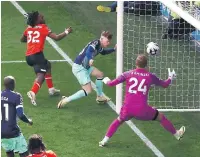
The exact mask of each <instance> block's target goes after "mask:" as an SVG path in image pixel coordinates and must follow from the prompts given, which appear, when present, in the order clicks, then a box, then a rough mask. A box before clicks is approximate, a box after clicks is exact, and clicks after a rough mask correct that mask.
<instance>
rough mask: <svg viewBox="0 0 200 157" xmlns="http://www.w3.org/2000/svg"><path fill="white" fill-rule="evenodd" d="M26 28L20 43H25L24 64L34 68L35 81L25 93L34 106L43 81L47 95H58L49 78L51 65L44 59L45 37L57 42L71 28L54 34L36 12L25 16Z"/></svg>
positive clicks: (41, 16) (70, 30) (42, 17)
mask: <svg viewBox="0 0 200 157" xmlns="http://www.w3.org/2000/svg"><path fill="white" fill-rule="evenodd" d="M27 25H28V27H27V28H26V30H25V31H24V34H23V36H22V37H21V42H26V43H27V51H26V62H27V64H28V65H29V66H31V67H33V68H34V71H35V73H36V76H37V77H36V79H35V81H34V84H33V86H32V88H31V90H30V91H29V92H28V93H27V95H28V97H29V98H30V100H31V103H32V104H33V105H35V106H36V105H37V104H36V96H35V95H36V94H37V93H38V91H39V89H40V87H41V85H42V84H43V82H44V80H46V83H47V86H48V88H49V95H52V96H53V95H58V94H60V90H57V89H55V88H54V86H53V82H52V76H51V63H50V62H49V61H48V60H47V59H46V58H45V57H44V54H43V49H44V44H45V40H46V37H50V38H52V39H54V40H56V41H59V40H61V39H63V38H64V37H66V36H67V35H68V34H69V33H70V32H72V29H71V27H69V28H67V29H65V31H64V32H63V33H60V34H58V35H57V34H55V33H53V32H52V31H51V30H50V29H49V28H48V26H47V25H46V24H45V20H44V16H43V15H42V14H40V13H39V12H38V11H34V12H31V13H28V14H27Z"/></svg>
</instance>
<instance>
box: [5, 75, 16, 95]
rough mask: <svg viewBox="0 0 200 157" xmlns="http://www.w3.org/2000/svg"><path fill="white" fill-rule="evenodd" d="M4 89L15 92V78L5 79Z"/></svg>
mask: <svg viewBox="0 0 200 157" xmlns="http://www.w3.org/2000/svg"><path fill="white" fill-rule="evenodd" d="M4 87H5V89H9V90H12V91H13V90H14V89H15V78H14V77H13V76H6V77H5V78H4Z"/></svg>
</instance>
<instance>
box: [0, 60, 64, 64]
mask: <svg viewBox="0 0 200 157" xmlns="http://www.w3.org/2000/svg"><path fill="white" fill-rule="evenodd" d="M49 61H50V62H52V63H53V62H67V61H66V60H49ZM1 63H2V64H12V63H26V61H20V60H16V61H1Z"/></svg>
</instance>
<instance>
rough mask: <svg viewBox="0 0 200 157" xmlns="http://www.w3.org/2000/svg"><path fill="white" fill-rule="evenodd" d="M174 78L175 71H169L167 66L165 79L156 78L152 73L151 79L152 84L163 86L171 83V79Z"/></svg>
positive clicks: (165, 86)
mask: <svg viewBox="0 0 200 157" xmlns="http://www.w3.org/2000/svg"><path fill="white" fill-rule="evenodd" d="M175 78H176V73H175V71H174V70H173V71H171V70H170V68H168V79H167V80H162V79H160V78H158V77H157V76H156V75H154V74H152V80H153V84H155V85H156V86H161V87H163V88H167V87H169V85H170V84H171V83H172V80H173V79H175Z"/></svg>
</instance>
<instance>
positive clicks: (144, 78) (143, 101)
mask: <svg viewBox="0 0 200 157" xmlns="http://www.w3.org/2000/svg"><path fill="white" fill-rule="evenodd" d="M136 67H137V68H136V69H134V70H130V71H127V72H124V73H123V74H122V75H120V76H119V77H118V78H116V79H114V80H110V79H109V78H108V77H106V78H104V80H103V82H104V83H105V84H107V85H108V86H116V85H117V84H119V83H122V82H126V93H125V100H124V105H123V106H122V108H121V111H120V115H119V117H118V118H117V119H115V120H114V121H113V122H112V124H111V125H110V127H109V128H108V131H107V133H106V135H105V137H104V139H103V140H102V141H101V142H99V146H101V147H102V146H104V145H105V144H106V143H107V142H108V141H109V139H110V138H111V137H112V136H113V134H114V133H115V132H116V131H117V129H118V128H119V126H120V125H121V124H122V123H124V122H125V121H128V120H130V119H131V118H135V119H138V120H142V121H150V120H156V121H159V122H160V124H161V125H162V126H163V127H164V128H165V130H167V131H169V132H170V133H171V134H172V135H174V136H175V137H176V139H178V140H180V138H181V137H182V136H183V134H184V132H185V127H184V126H182V127H181V128H180V129H179V130H176V129H175V128H174V126H173V124H172V123H171V122H170V121H169V120H168V119H167V118H166V117H165V116H164V114H163V113H160V112H159V111H158V110H157V109H156V108H153V107H151V106H149V105H148V92H149V89H150V87H151V85H156V86H161V87H163V88H167V87H168V86H169V85H170V84H171V82H172V80H173V79H174V78H175V77H176V73H175V71H174V70H173V71H172V72H171V71H170V69H169V77H168V79H167V80H161V79H159V78H158V77H157V76H156V75H154V74H152V73H150V72H149V71H148V70H147V69H146V67H147V57H146V56H145V55H139V56H138V57H137V59H136Z"/></svg>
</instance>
